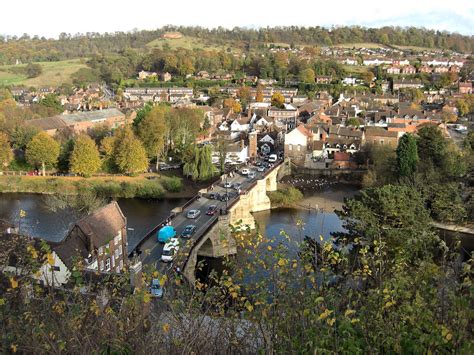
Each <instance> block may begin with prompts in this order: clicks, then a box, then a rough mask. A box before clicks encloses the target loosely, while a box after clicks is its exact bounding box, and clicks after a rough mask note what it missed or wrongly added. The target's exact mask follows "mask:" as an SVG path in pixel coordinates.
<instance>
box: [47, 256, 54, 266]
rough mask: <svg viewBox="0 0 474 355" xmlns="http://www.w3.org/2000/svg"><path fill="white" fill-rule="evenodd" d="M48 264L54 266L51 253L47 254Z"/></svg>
mask: <svg viewBox="0 0 474 355" xmlns="http://www.w3.org/2000/svg"><path fill="white" fill-rule="evenodd" d="M47 258H48V264H49V265H51V266H54V255H53V254H52V253H48V254H47Z"/></svg>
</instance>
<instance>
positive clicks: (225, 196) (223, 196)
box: [220, 194, 230, 201]
mask: <svg viewBox="0 0 474 355" xmlns="http://www.w3.org/2000/svg"><path fill="white" fill-rule="evenodd" d="M229 198H230V197H229V194H222V195H221V198H220V200H221V201H229Z"/></svg>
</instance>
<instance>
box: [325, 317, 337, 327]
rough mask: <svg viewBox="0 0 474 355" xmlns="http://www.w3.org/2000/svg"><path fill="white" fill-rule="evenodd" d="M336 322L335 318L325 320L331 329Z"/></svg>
mask: <svg viewBox="0 0 474 355" xmlns="http://www.w3.org/2000/svg"><path fill="white" fill-rule="evenodd" d="M335 322H336V318H331V319H328V320H327V323H328V324H329V325H330V326H331V327H332V326H333V325H334V323H335Z"/></svg>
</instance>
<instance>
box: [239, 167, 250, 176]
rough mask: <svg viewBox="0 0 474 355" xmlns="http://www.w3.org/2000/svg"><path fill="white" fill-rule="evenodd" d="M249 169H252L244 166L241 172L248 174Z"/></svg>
mask: <svg viewBox="0 0 474 355" xmlns="http://www.w3.org/2000/svg"><path fill="white" fill-rule="evenodd" d="M249 171H250V170H249V169H247V168H243V169H242V170H241V171H240V173H241V174H242V175H247V174H248V173H249Z"/></svg>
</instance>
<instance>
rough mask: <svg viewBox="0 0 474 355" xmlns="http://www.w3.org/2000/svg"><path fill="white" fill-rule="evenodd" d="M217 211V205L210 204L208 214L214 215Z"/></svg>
mask: <svg viewBox="0 0 474 355" xmlns="http://www.w3.org/2000/svg"><path fill="white" fill-rule="evenodd" d="M216 213H217V206H216V205H210V206H209V208H208V209H207V212H206V214H207V215H208V216H214V215H215V214H216Z"/></svg>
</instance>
